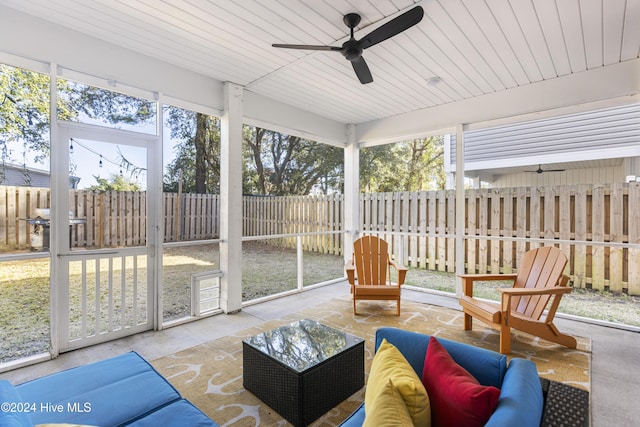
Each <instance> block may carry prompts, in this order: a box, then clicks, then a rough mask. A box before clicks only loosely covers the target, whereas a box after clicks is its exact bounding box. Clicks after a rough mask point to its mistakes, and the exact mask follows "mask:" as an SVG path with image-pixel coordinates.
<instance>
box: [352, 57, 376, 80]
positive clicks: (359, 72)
mask: <svg viewBox="0 0 640 427" xmlns="http://www.w3.org/2000/svg"><path fill="white" fill-rule="evenodd" d="M351 65H352V66H353V71H355V72H356V76H358V80H360V83H362V84H363V85H364V84H367V83H371V82H372V81H373V76H371V71H370V70H369V66H368V65H367V62H366V61H365V60H364V58H363V57H362V56H361V57H360V58H358V59H356V60H355V61H351Z"/></svg>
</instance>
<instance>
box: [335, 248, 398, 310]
mask: <svg viewBox="0 0 640 427" xmlns="http://www.w3.org/2000/svg"><path fill="white" fill-rule="evenodd" d="M391 267H393V268H395V269H396V270H397V272H398V283H392V282H391ZM345 270H346V272H347V279H348V280H349V284H350V285H351V293H352V294H353V314H358V313H357V312H356V303H357V302H358V301H360V300H392V301H396V302H397V314H398V316H400V286H402V284H403V283H404V278H405V276H406V274H407V268H406V267H404V266H403V265H399V264H397V263H395V262H393V261H392V260H391V259H390V258H389V250H388V244H387V242H385V241H384V240H382V239H380V238H378V237H374V236H363V237H361V238H359V239H358V240H356V241H355V242H353V260H351V261H349V262H347V264H346V266H345Z"/></svg>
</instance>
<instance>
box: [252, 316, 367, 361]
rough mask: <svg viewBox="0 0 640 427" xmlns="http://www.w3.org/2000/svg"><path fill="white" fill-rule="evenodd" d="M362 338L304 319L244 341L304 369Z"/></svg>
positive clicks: (279, 359)
mask: <svg viewBox="0 0 640 427" xmlns="http://www.w3.org/2000/svg"><path fill="white" fill-rule="evenodd" d="M363 341H364V340H363V339H362V338H358V337H356V336H354V335H351V334H348V333H346V332H342V331H340V330H338V329H335V328H332V327H330V326H326V325H323V324H321V323H319V322H317V321H315V320H309V319H303V320H299V321H297V322H294V323H291V324H289V325H284V326H281V327H279V328H276V329H273V330H271V331H267V332H263V333H261V334H258V335H256V336H253V337H251V338H247V339H245V340H244V341H243V342H244V343H246V344H247V345H250V346H251V347H253V348H255V349H256V350H259V351H261V352H262V353H264V354H267V355H269V356H270V357H272V358H273V359H275V360H278V361H279V362H281V363H283V364H284V365H286V366H288V367H289V368H291V369H293V370H295V371H297V372H303V371H305V370H307V369H309V368H311V367H313V366H315V365H317V364H319V363H322V362H323V361H325V360H327V359H329V358H330V357H332V356H335V355H336V354H338V353H340V352H342V351H344V350H346V349H348V348H351V347H353V346H355V345H357V344H359V343H361V342H363Z"/></svg>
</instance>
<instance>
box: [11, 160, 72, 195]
mask: <svg viewBox="0 0 640 427" xmlns="http://www.w3.org/2000/svg"><path fill="white" fill-rule="evenodd" d="M78 182H80V178H79V177H77V176H70V177H69V188H73V189H76V188H78ZM0 185H7V186H14V187H44V188H48V187H50V186H51V179H50V173H49V171H47V170H44V169H38V168H34V167H30V166H26V165H17V164H12V163H2V164H0Z"/></svg>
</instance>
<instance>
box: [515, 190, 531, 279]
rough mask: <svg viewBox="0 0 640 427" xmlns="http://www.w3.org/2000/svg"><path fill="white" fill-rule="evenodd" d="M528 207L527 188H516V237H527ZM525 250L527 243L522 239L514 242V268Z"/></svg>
mask: <svg viewBox="0 0 640 427" xmlns="http://www.w3.org/2000/svg"><path fill="white" fill-rule="evenodd" d="M528 212H529V209H528V208H527V189H526V188H524V187H520V188H518V190H517V191H516V211H515V215H516V237H518V238H520V239H524V238H526V237H527V230H528V226H527V216H528ZM526 251H527V243H526V242H525V241H523V240H518V241H517V242H516V256H515V258H516V259H515V264H516V269H517V268H518V266H519V265H520V264H519V263H520V260H521V259H522V257H523V256H524V254H525V252H526Z"/></svg>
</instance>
